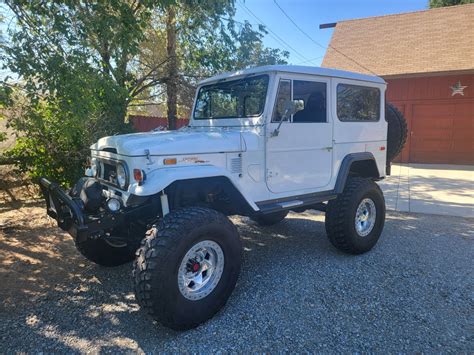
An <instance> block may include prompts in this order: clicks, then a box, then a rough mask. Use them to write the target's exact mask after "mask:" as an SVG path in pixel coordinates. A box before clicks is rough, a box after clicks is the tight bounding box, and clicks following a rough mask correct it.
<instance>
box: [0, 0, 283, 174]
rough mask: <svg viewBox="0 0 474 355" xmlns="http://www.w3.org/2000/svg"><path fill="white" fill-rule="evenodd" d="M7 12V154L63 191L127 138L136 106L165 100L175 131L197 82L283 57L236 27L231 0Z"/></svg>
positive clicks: (124, 1)
mask: <svg viewBox="0 0 474 355" xmlns="http://www.w3.org/2000/svg"><path fill="white" fill-rule="evenodd" d="M6 4H7V6H8V7H9V10H10V11H11V12H12V13H13V14H14V15H15V18H16V25H15V26H13V27H11V29H10V30H9V32H8V34H7V36H6V37H7V38H6V40H4V41H2V42H1V44H0V56H1V57H0V60H1V62H3V63H5V65H6V68H8V70H10V71H12V72H13V73H15V74H16V75H17V76H18V77H19V80H18V83H17V91H18V92H17V94H18V95H16V97H18V98H20V99H19V100H14V101H15V103H14V104H13V106H16V107H15V109H14V110H11V112H10V115H9V117H10V118H9V119H10V125H11V126H12V127H13V128H14V129H15V130H16V132H17V135H18V139H17V144H16V146H15V147H14V148H13V150H11V151H10V152H9V154H10V156H13V157H15V158H18V159H19V161H20V162H21V164H20V165H19V167H20V168H21V169H22V170H24V171H29V172H30V173H31V174H32V175H33V176H34V177H37V176H41V175H47V176H51V177H52V178H54V179H57V180H59V181H61V182H64V183H67V182H69V183H70V182H73V181H74V180H75V179H76V178H77V177H78V176H80V175H81V174H82V171H83V164H84V162H85V160H86V158H87V156H88V155H89V154H88V149H89V146H90V144H92V143H93V142H95V141H96V140H97V139H98V138H100V137H102V136H106V135H113V134H119V133H125V132H129V131H131V127H130V126H129V124H128V123H127V120H126V116H127V112H128V110H129V109H130V107H131V106H132V105H137V104H142V103H143V102H145V101H146V100H148V99H149V98H150V97H153V98H155V99H156V98H158V97H161V98H164V99H166V101H167V108H168V115H169V117H170V127H171V128H174V123H175V120H176V117H177V113H178V112H177V111H178V102H189V98H190V97H192V96H193V95H192V94H190V92H191V90H192V89H193V86H194V85H195V82H196V80H197V79H198V78H199V77H201V76H208V75H210V74H212V73H214V72H215V71H217V70H222V69H233V68H235V67H242V66H247V65H251V64H261V63H263V62H270V61H272V60H274V61H279V62H282V61H284V58H285V56H287V54H285V53H280V52H279V51H278V50H272V49H267V48H264V47H263V45H262V43H261V36H263V35H264V31H263V29H260V30H259V31H253V29H252V28H251V27H249V26H244V28H242V29H240V30H239V29H236V26H235V23H234V21H233V20H232V17H233V15H234V12H235V8H234V0H181V1H177V0H103V1H92V0H85V1H76V0H73V1H70V0H58V1H47V2H45V1H40V0H31V1H23V0H7V1H6ZM154 34H156V36H151V37H152V38H153V40H150V38H151V37H150V35H154ZM184 58H185V59H184ZM282 58H283V59H282ZM163 90H164V96H163V94H162V93H161V91H163ZM160 95H161V96H160ZM188 104H189V103H188Z"/></svg>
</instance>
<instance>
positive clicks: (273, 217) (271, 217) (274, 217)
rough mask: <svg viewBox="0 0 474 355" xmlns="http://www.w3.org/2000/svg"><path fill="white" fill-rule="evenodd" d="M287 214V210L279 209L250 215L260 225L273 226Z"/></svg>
mask: <svg viewBox="0 0 474 355" xmlns="http://www.w3.org/2000/svg"><path fill="white" fill-rule="evenodd" d="M287 215H288V211H279V212H273V213H269V214H261V215H256V216H252V217H251V219H252V221H254V222H256V223H257V224H258V225H260V226H273V225H274V224H277V223H280V222H281V221H283V220H284V219H285V217H286V216H287Z"/></svg>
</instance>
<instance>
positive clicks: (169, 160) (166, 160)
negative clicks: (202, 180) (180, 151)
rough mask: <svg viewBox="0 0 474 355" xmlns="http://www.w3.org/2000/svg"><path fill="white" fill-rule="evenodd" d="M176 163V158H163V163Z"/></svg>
mask: <svg viewBox="0 0 474 355" xmlns="http://www.w3.org/2000/svg"><path fill="white" fill-rule="evenodd" d="M176 163H177V160H176V158H167V159H163V164H164V165H175V164H176Z"/></svg>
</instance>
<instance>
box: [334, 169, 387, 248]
mask: <svg viewBox="0 0 474 355" xmlns="http://www.w3.org/2000/svg"><path fill="white" fill-rule="evenodd" d="M384 223H385V199H384V197H383V193H382V190H380V187H379V186H378V185H377V184H376V183H375V182H374V181H372V180H369V179H365V178H360V177H353V178H349V179H348V180H347V183H346V186H345V188H344V191H343V192H342V194H340V195H339V196H338V198H337V199H335V200H331V201H329V202H328V206H327V210H326V233H327V235H328V238H329V241H330V242H331V244H332V245H334V246H335V247H336V248H337V249H339V250H341V251H343V252H345V253H349V254H362V253H365V252H367V251H369V250H370V249H372V248H373V247H374V245H375V244H376V243H377V241H378V239H379V237H380V234H381V233H382V230H383V226H384Z"/></svg>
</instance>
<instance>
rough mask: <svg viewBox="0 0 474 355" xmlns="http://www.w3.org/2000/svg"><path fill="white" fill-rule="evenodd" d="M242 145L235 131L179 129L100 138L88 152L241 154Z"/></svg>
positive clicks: (122, 153)
mask: <svg viewBox="0 0 474 355" xmlns="http://www.w3.org/2000/svg"><path fill="white" fill-rule="evenodd" d="M244 146H245V145H244V144H243V140H242V138H241V134H240V132H238V131H229V130H213V131H209V130H207V131H196V130H191V129H182V130H178V131H157V132H148V133H133V134H123V135H118V136H110V137H104V138H101V139H99V140H98V141H97V143H96V144H93V145H92V146H91V149H92V150H98V151H101V150H104V149H106V150H109V151H110V149H115V150H116V153H117V154H121V155H128V156H144V155H146V152H145V151H146V150H148V151H149V152H150V154H151V155H180V154H199V153H201V154H202V153H224V152H225V153H227V152H241V151H243V150H244Z"/></svg>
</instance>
